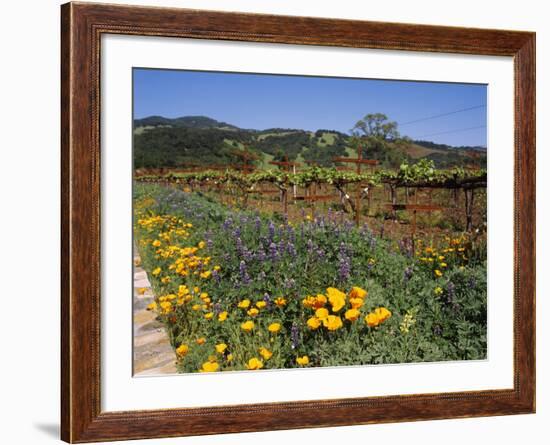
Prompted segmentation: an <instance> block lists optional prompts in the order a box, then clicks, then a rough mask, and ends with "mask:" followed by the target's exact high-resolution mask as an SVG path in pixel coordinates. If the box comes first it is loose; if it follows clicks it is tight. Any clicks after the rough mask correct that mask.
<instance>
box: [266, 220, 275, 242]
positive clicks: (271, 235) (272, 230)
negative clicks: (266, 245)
mask: <svg viewBox="0 0 550 445" xmlns="http://www.w3.org/2000/svg"><path fill="white" fill-rule="evenodd" d="M267 229H268V233H269V241H270V242H273V240H274V239H275V224H273V221H272V220H269V224H268V225H267Z"/></svg>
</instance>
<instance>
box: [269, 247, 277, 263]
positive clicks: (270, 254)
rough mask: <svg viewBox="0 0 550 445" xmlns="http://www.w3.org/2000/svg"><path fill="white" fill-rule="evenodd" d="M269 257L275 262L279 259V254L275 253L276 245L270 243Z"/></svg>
mask: <svg viewBox="0 0 550 445" xmlns="http://www.w3.org/2000/svg"><path fill="white" fill-rule="evenodd" d="M269 257H270V258H271V259H272V260H273V261H276V260H277V258H278V257H279V254H278V253H277V245H276V244H275V243H271V244H270V245H269Z"/></svg>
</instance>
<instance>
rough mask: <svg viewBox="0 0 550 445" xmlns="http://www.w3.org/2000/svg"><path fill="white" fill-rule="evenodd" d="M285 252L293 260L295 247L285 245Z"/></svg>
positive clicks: (289, 244) (290, 244)
mask: <svg viewBox="0 0 550 445" xmlns="http://www.w3.org/2000/svg"><path fill="white" fill-rule="evenodd" d="M286 250H287V252H288V254H289V255H290V256H291V257H293V258H295V257H296V255H297V253H296V247H295V246H294V244H293V243H292V242H289V243H288V244H287V245H286Z"/></svg>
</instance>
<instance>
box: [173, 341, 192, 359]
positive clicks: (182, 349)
mask: <svg viewBox="0 0 550 445" xmlns="http://www.w3.org/2000/svg"><path fill="white" fill-rule="evenodd" d="M188 352H189V346H187V345H184V344H183V343H182V344H181V345H179V346H178V348H177V349H176V354H178V357H184V356H185V355H186V354H187V353H188Z"/></svg>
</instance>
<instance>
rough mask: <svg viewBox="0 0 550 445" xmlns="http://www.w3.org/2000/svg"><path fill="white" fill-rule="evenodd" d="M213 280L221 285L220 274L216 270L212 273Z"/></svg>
mask: <svg viewBox="0 0 550 445" xmlns="http://www.w3.org/2000/svg"><path fill="white" fill-rule="evenodd" d="M212 278H214V280H215V281H216V283H217V284H220V281H221V280H222V279H221V277H220V274H219V272H218V271H217V270H216V269H214V270H213V271H212Z"/></svg>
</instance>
